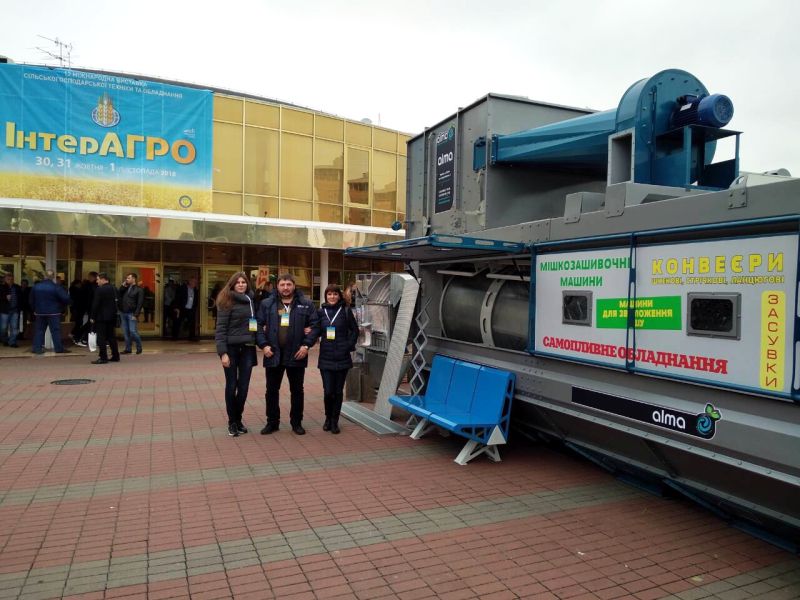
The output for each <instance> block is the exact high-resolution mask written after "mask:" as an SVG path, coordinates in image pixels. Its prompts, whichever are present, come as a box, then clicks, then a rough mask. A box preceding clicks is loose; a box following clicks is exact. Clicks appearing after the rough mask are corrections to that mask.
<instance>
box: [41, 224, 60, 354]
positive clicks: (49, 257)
mask: <svg viewBox="0 0 800 600" xmlns="http://www.w3.org/2000/svg"><path fill="white" fill-rule="evenodd" d="M57 254H58V237H57V236H55V235H49V234H48V235H47V236H46V237H45V240H44V268H45V269H46V270H52V271H53V273H57V271H56V259H57ZM53 280H54V281H55V278H53ZM44 347H45V349H47V350H53V338H52V336H51V335H50V329H49V328H48V329H47V330H46V331H45V332H44Z"/></svg>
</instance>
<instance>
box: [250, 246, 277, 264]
mask: <svg viewBox="0 0 800 600" xmlns="http://www.w3.org/2000/svg"><path fill="white" fill-rule="evenodd" d="M244 262H245V264H248V265H277V264H278V249H277V248H275V247H274V246H245V247H244Z"/></svg>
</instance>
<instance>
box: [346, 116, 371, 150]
mask: <svg viewBox="0 0 800 600" xmlns="http://www.w3.org/2000/svg"><path fill="white" fill-rule="evenodd" d="M345 136H346V139H347V143H348V144H357V145H359V146H367V147H369V146H372V127H370V126H369V125H361V124H359V123H353V122H351V121H347V123H346V124H345Z"/></svg>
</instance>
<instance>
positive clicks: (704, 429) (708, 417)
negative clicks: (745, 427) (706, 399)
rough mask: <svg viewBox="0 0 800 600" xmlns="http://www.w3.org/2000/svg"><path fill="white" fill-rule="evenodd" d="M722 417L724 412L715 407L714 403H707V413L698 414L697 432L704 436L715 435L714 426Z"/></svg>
mask: <svg viewBox="0 0 800 600" xmlns="http://www.w3.org/2000/svg"><path fill="white" fill-rule="evenodd" d="M720 419H722V413H720V412H719V411H718V410H717V409H716V408H714V405H713V404H706V412H705V414H702V415H697V425H695V429H697V433H699V434H700V435H702V436H703V437H709V438H710V437H713V436H714V428H715V426H716V423H717V421H719V420H720Z"/></svg>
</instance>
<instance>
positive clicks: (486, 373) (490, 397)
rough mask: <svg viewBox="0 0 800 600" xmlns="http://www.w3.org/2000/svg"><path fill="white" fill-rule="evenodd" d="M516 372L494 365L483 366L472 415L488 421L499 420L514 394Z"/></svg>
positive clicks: (476, 386)
mask: <svg viewBox="0 0 800 600" xmlns="http://www.w3.org/2000/svg"><path fill="white" fill-rule="evenodd" d="M513 382H514V374H513V373H509V372H508V371H501V370H500V369H494V368H492V367H486V366H484V367H481V373H480V375H479V376H478V381H477V383H476V385H475V393H474V394H473V399H472V411H471V412H472V415H474V416H475V418H476V420H478V421H483V422H486V423H495V422H499V421H500V419H501V417H502V416H503V409H504V405H505V403H506V400H507V399H508V400H510V399H511V398H510V396H511V395H513Z"/></svg>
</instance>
